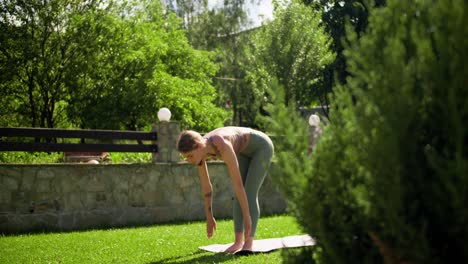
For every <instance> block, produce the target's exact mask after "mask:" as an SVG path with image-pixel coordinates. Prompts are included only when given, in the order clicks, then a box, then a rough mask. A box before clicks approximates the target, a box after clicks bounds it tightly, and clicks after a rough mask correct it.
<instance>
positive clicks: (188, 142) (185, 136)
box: [177, 130, 203, 153]
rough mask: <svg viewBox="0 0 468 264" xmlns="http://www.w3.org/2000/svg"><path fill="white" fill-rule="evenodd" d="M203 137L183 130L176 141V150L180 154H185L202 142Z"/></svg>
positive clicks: (191, 131) (194, 132)
mask: <svg viewBox="0 0 468 264" xmlns="http://www.w3.org/2000/svg"><path fill="white" fill-rule="evenodd" d="M202 139H203V137H202V136H201V135H200V133H198V132H196V131H193V130H184V131H182V132H181V133H180V135H179V138H178V139H177V150H178V151H179V152H181V153H187V152H190V151H192V150H194V149H196V148H197V144H198V143H200V142H202Z"/></svg>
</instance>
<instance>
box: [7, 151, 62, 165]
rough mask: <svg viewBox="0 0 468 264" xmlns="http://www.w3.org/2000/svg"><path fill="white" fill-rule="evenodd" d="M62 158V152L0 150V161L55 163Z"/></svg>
mask: <svg viewBox="0 0 468 264" xmlns="http://www.w3.org/2000/svg"><path fill="white" fill-rule="evenodd" d="M62 159H63V154H62V153H56V152H54V153H46V152H0V163H21V164H26V163H27V164H39V163H57V162H60V161H61V160H62Z"/></svg>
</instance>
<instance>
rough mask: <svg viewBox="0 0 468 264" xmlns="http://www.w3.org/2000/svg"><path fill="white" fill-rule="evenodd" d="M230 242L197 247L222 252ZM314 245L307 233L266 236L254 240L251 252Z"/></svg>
mask: <svg viewBox="0 0 468 264" xmlns="http://www.w3.org/2000/svg"><path fill="white" fill-rule="evenodd" d="M231 245H232V243H229V244H213V245H208V246H203V247H199V249H201V250H206V251H209V252H214V253H223V252H224V251H225V250H226V249H227V248H228V247H229V246H231ZM313 245H315V240H314V239H313V238H312V237H310V236H309V235H299V236H287V237H281V238H268V239H261V240H254V243H253V248H252V252H251V253H266V252H270V251H273V250H277V249H282V248H296V247H308V246H313ZM244 253H245V252H244Z"/></svg>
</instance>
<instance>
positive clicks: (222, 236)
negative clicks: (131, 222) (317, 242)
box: [0, 216, 302, 264]
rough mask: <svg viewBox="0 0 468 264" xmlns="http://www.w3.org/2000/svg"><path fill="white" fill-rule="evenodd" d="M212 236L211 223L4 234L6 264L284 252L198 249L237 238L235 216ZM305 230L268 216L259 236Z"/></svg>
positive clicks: (271, 256) (245, 259) (183, 259)
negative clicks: (209, 234)
mask: <svg viewBox="0 0 468 264" xmlns="http://www.w3.org/2000/svg"><path fill="white" fill-rule="evenodd" d="M217 226H218V228H217V231H216V233H215V235H214V237H213V238H212V239H210V240H208V239H207V238H206V233H205V222H194V223H184V224H167V225H155V226H149V227H135V228H122V229H108V230H92V231H83V232H70V233H42V234H26V235H13V236H0V263H80V264H81V263H221V262H223V263H261V264H263V263H281V262H282V259H281V251H274V252H271V253H268V254H256V255H251V256H235V255H227V254H214V253H210V252H204V251H201V250H199V249H198V247H199V246H204V245H210V244H227V243H231V242H232V239H233V236H234V234H233V223H232V220H218V222H217ZM299 234H302V232H301V231H300V227H299V226H298V224H297V223H296V221H295V219H294V218H293V217H290V216H272V217H262V218H261V219H260V222H259V226H258V229H257V235H256V239H265V238H273V237H283V236H288V235H299Z"/></svg>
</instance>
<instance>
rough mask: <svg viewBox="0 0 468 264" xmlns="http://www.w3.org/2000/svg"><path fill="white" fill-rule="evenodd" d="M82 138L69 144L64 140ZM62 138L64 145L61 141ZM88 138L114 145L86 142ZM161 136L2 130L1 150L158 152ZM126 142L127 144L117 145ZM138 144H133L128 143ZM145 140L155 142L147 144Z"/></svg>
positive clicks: (105, 131)
mask: <svg viewBox="0 0 468 264" xmlns="http://www.w3.org/2000/svg"><path fill="white" fill-rule="evenodd" d="M65 138H67V139H73V138H74V139H80V140H79V141H80V142H78V143H66V142H63V141H64V140H63V139H65ZM59 139H62V142H59ZM85 139H95V140H98V141H111V142H112V143H86V141H85ZM157 139H158V134H157V132H156V131H152V132H137V131H115V130H84V129H83V130H72V129H50V128H12V127H0V151H28V152H35V151H38V152H152V153H157V152H158V145H157ZM117 140H125V141H127V142H124V143H115V142H116V141H117ZM133 140H135V141H136V144H129V143H128V141H133ZM143 141H151V143H149V144H143Z"/></svg>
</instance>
